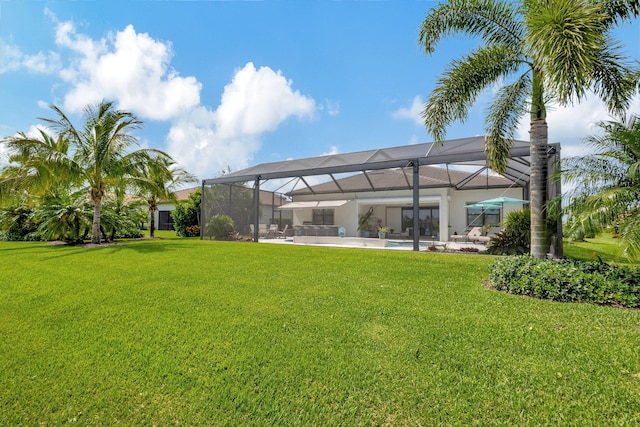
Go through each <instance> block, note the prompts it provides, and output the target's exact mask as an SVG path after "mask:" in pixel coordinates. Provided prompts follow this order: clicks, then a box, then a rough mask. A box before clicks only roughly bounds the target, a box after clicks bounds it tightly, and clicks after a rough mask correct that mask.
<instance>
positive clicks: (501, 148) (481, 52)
mask: <svg viewBox="0 0 640 427" xmlns="http://www.w3.org/2000/svg"><path fill="white" fill-rule="evenodd" d="M639 12H640V6H638V1H637V0H627V1H623V0H608V1H598V2H596V1H589V0H553V1H552V0H523V1H522V2H511V1H507V0H503V1H500V0H451V1H449V2H447V3H443V4H439V5H438V6H436V7H434V8H432V9H431V10H430V12H429V13H428V15H427V16H426V18H425V19H424V21H423V23H422V25H421V27H420V36H419V42H420V44H421V45H422V46H423V47H424V49H425V50H426V52H427V54H432V53H433V52H434V50H435V47H436V45H437V44H438V42H439V41H440V39H441V38H443V37H446V36H449V35H450V34H452V33H464V34H468V35H470V36H472V37H475V38H479V39H480V40H481V41H482V42H483V44H481V45H480V46H479V47H478V48H476V49H474V50H473V51H472V52H471V53H470V54H468V55H466V56H465V57H463V58H461V59H458V60H454V61H453V62H452V63H451V65H450V67H449V68H448V69H447V70H446V71H445V72H444V74H443V75H442V76H441V77H440V79H439V80H438V83H437V85H436V88H435V89H434V90H433V92H432V93H431V95H430V96H429V99H428V101H427V104H426V106H425V109H424V112H423V117H424V121H425V125H426V128H427V130H428V131H429V132H430V133H431V134H432V135H433V136H434V138H435V139H436V140H437V141H440V140H443V139H444V138H445V133H446V127H447V126H448V125H449V124H450V123H452V122H456V121H460V122H462V121H464V120H465V119H466V118H467V115H468V112H469V110H470V108H471V107H472V106H473V104H474V103H475V101H476V99H477V98H478V96H479V95H480V94H481V93H484V92H485V91H486V90H487V89H491V88H492V87H494V86H498V87H499V89H498V90H497V92H496V96H495V98H494V100H493V102H492V103H491V105H490V106H489V109H488V113H487V116H486V123H485V126H486V142H485V151H486V153H487V158H488V159H489V162H490V165H491V167H492V168H493V169H494V170H495V171H497V172H499V173H500V172H504V170H505V168H506V164H507V161H508V159H509V156H510V151H511V147H512V144H513V137H514V133H515V130H516V128H517V125H518V123H519V121H520V120H521V118H522V116H523V115H526V113H527V112H528V113H529V116H530V131H529V133H530V142H531V174H530V175H531V178H530V198H531V233H532V235H531V254H532V255H533V256H534V257H536V258H543V257H545V256H546V253H547V250H548V246H547V233H546V225H545V222H546V218H545V216H546V213H545V203H546V199H547V197H546V185H547V150H548V141H547V122H546V117H547V112H546V110H547V106H548V105H549V104H550V103H553V102H555V103H558V104H560V105H571V104H572V103H573V102H578V101H580V100H583V99H584V98H585V97H586V96H587V95H588V94H589V92H590V91H593V92H595V94H596V95H597V96H599V97H600V98H601V99H602V100H603V101H604V102H605V103H606V105H607V107H608V109H609V110H610V112H611V113H612V114H617V115H620V114H622V113H623V112H624V111H625V109H626V108H627V107H628V105H629V102H630V100H631V97H632V96H633V94H634V92H635V90H636V84H637V83H636V79H635V78H634V73H635V71H634V70H630V66H629V65H628V61H627V59H626V58H625V57H624V55H622V53H621V51H620V46H619V45H618V44H617V43H616V41H615V40H614V39H613V38H612V37H611V35H610V30H611V28H612V27H613V26H614V25H615V24H616V23H618V22H619V21H621V20H625V19H628V18H630V17H632V16H637V15H638V13H639Z"/></svg>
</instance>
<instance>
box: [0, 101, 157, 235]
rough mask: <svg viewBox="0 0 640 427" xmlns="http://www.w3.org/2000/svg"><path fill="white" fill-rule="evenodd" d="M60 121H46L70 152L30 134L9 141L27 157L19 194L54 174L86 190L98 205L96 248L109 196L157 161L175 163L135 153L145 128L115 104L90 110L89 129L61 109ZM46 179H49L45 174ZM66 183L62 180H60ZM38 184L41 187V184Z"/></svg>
mask: <svg viewBox="0 0 640 427" xmlns="http://www.w3.org/2000/svg"><path fill="white" fill-rule="evenodd" d="M51 109H53V111H55V112H56V114H57V115H58V117H57V118H55V119H42V120H44V121H45V122H46V123H47V125H48V126H49V127H50V129H51V130H52V131H53V132H54V133H55V135H56V138H53V139H52V140H55V141H58V140H61V141H66V144H67V145H68V149H67V150H57V149H55V147H51V144H47V143H46V142H47V141H48V140H47V136H45V132H42V134H41V138H32V137H29V136H27V135H25V134H18V135H17V136H15V137H11V138H7V139H5V142H6V143H7V144H8V145H9V147H10V149H11V150H12V151H13V152H16V153H24V154H25V155H26V156H27V157H26V158H24V159H22V160H23V162H24V163H25V165H24V167H22V168H21V169H20V168H19V170H17V171H15V172H16V173H14V176H13V179H12V181H11V182H8V184H6V185H5V187H6V186H7V185H9V184H11V183H12V184H13V185H14V186H18V187H19V188H29V187H30V186H31V183H30V181H33V180H31V179H30V176H31V174H33V171H34V170H35V171H40V170H43V171H54V172H55V173H52V174H51V175H55V176H57V177H58V179H64V180H67V182H69V183H74V184H75V185H80V186H83V187H85V188H86V189H87V192H88V194H89V196H90V198H91V201H92V202H93V222H92V236H91V242H92V243H100V216H101V210H102V200H103V198H104V196H105V193H106V192H107V191H109V190H110V189H112V188H114V187H115V186H116V185H122V183H123V182H124V183H125V185H126V183H127V182H129V181H133V180H134V179H135V178H137V177H140V176H141V174H142V173H143V171H144V169H145V168H144V167H143V165H145V164H147V163H148V162H149V161H151V159H152V158H154V157H163V156H166V157H169V156H168V155H167V154H166V153H164V152H162V151H159V150H154V149H135V150H133V149H134V148H135V147H137V146H138V140H137V139H136V138H135V137H134V136H133V135H132V134H131V133H130V132H131V131H133V130H136V129H138V128H139V127H140V125H141V124H142V123H141V122H140V121H139V120H138V119H137V118H136V117H135V116H134V115H133V114H131V113H129V112H126V111H121V110H116V109H115V108H114V106H113V103H112V102H105V101H102V102H100V103H98V104H96V105H89V106H87V107H85V109H84V115H85V119H84V123H83V126H82V128H77V127H75V126H74V125H73V123H72V122H71V120H70V119H69V118H68V117H67V115H65V113H63V112H62V110H60V109H59V108H58V107H56V106H51ZM43 176H44V174H43ZM60 177H62V178H60ZM35 182H37V183H39V184H41V180H36V181H35Z"/></svg>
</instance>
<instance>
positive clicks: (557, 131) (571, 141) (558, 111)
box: [516, 95, 640, 157]
mask: <svg viewBox="0 0 640 427" xmlns="http://www.w3.org/2000/svg"><path fill="white" fill-rule="evenodd" d="M629 111H630V112H631V113H635V112H640V97H635V99H634V100H633V102H632V105H631V107H630V109H629ZM603 120H604V121H606V120H613V118H612V117H611V116H610V115H609V113H608V112H607V108H606V106H605V105H604V104H603V103H602V102H601V101H600V100H599V99H598V97H597V96H595V95H591V96H589V97H588V98H587V99H586V100H585V101H583V102H582V103H580V104H577V105H575V106H573V107H558V106H552V107H550V108H548V109H547V124H548V125H549V142H559V143H560V148H561V155H562V157H570V156H581V155H585V154H588V153H590V152H591V148H590V147H589V146H588V145H586V144H585V143H584V142H582V141H583V139H584V138H585V137H587V136H590V135H593V134H594V133H596V132H597V131H598V129H597V127H596V126H595V124H596V123H598V122H600V121H603ZM516 138H517V139H521V140H523V141H528V140H529V119H528V117H524V118H523V119H522V120H521V121H520V124H519V126H518V130H517V132H516Z"/></svg>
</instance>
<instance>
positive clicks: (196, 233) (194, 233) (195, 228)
mask: <svg viewBox="0 0 640 427" xmlns="http://www.w3.org/2000/svg"><path fill="white" fill-rule="evenodd" d="M185 235H186V237H200V226H199V225H190V226H188V227H187V228H186V229H185Z"/></svg>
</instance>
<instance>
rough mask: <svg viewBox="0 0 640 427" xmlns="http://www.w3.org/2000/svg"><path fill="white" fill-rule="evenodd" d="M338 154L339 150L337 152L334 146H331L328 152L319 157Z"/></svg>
mask: <svg viewBox="0 0 640 427" xmlns="http://www.w3.org/2000/svg"><path fill="white" fill-rule="evenodd" d="M339 152H340V150H338V147H337V146H335V145H332V146H331V147H329V151H328V152H325V153H322V154H320V155H321V156H332V155H334V154H338V153H339Z"/></svg>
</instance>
